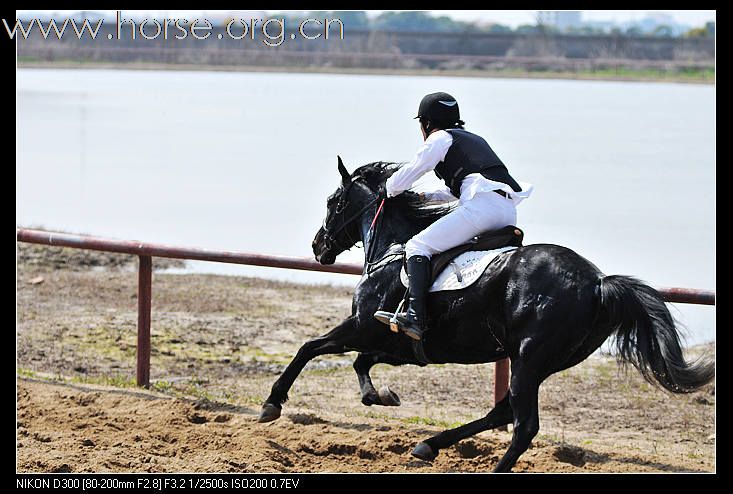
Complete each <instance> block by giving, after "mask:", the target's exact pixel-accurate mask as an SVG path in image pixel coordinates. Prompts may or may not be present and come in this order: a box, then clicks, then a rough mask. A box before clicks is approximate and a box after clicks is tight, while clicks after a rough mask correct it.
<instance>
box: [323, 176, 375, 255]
mask: <svg viewBox="0 0 733 494" xmlns="http://www.w3.org/2000/svg"><path fill="white" fill-rule="evenodd" d="M354 183H356V180H353V181H351V182H349V185H347V186H346V187H344V191H343V192H342V193H341V197H339V202H338V204H337V205H336V214H337V215H338V214H341V215H342V216H343V215H345V214H346V211H345V210H346V198H347V197H348V195H349V191H350V190H351V186H352V185H353V184H354ZM378 199H379V196H377V195H376V194H375V196H374V198H373V199H372V200H371V201H369V202H367V203H366V204H365V205H364V206H362V207H361V208H360V209H359V210H358V211H357V212H356V213H354V214H352V215H351V216H349V217H348V218H346V219H343V220H342V221H341V224H340V225H339V226H338V227H337V228H335V229H333V230H330V231H329V229H328V228H327V227H326V221H325V220H324V222H323V232H324V235H323V242H324V244H325V247H326V249H327V250H331V248H332V247H334V246H336V247H337V248H339V249H341V250H347V249H350V248H351V247H352V246H353V245H355V244H356V242H358V240H354V238H352V236H351V234H349V231H348V230H346V227H347V226H349V225H350V224H351V223H352V222H353V221H354V220H356V219H357V218H359V217H361V215H362V214H363V213H364V211H366V210H367V209H369V208H370V207H372V206H373V205H374V204H376V202H377V200H378ZM341 230H346V236H347V237H348V239H349V242H350V245H347V246H343V245H341V243H340V242H339V240H338V239H337V238H336V235H337V234H338V233H340V232H341Z"/></svg>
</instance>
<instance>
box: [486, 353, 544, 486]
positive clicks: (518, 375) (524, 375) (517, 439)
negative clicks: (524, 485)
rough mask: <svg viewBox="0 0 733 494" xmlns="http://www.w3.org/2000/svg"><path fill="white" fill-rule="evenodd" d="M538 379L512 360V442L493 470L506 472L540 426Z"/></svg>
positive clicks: (510, 387)
mask: <svg viewBox="0 0 733 494" xmlns="http://www.w3.org/2000/svg"><path fill="white" fill-rule="evenodd" d="M540 382H541V379H539V378H538V377H537V376H536V374H535V373H534V372H533V370H530V369H529V368H528V366H526V365H523V364H522V363H521V362H517V363H516V364H515V362H512V378H511V385H510V386H509V403H510V404H511V407H512V411H513V412H514V427H513V432H512V442H511V444H510V445H509V449H508V450H507V452H506V453H504V456H503V457H502V458H501V460H499V463H498V464H497V465H496V468H494V472H508V471H510V470H511V469H512V467H513V466H514V464H515V463H516V462H517V459H519V457H520V456H521V455H522V453H524V452H525V451H527V448H529V445H530V443H531V442H532V439H534V437H535V436H536V435H537V432H539V430H540V415H539V403H538V393H539V386H540Z"/></svg>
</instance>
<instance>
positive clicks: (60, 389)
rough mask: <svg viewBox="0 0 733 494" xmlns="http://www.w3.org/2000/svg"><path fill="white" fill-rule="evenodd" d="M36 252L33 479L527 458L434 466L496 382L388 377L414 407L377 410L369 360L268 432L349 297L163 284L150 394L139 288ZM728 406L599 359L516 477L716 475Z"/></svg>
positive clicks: (20, 300) (198, 278)
mask: <svg viewBox="0 0 733 494" xmlns="http://www.w3.org/2000/svg"><path fill="white" fill-rule="evenodd" d="M23 247H26V250H22V251H20V252H19V265H18V283H17V287H18V289H17V317H18V323H17V362H16V367H17V374H18V377H17V380H16V384H17V449H16V451H17V459H16V468H17V471H19V472H487V471H491V469H493V467H494V466H495V465H496V463H497V462H498V460H499V458H500V457H501V456H502V455H503V453H504V451H505V450H506V448H507V446H508V444H509V440H510V437H511V432H505V431H487V432H484V433H481V434H479V435H477V436H475V437H474V438H471V439H467V440H464V441H462V442H461V443H459V444H458V445H456V446H454V447H452V448H449V449H447V450H443V451H441V454H440V456H438V458H437V459H436V460H435V461H434V462H432V463H427V462H424V461H421V460H417V459H415V458H413V457H412V456H411V455H410V450H411V449H412V448H413V447H414V445H415V444H417V443H418V442H420V441H421V440H423V439H426V438H427V437H429V436H431V435H433V434H435V433H437V432H439V431H441V430H443V429H445V428H448V427H455V426H457V425H460V424H462V423H466V422H468V421H471V420H474V419H476V418H478V417H481V416H482V415H484V414H485V413H486V412H487V411H488V410H489V409H490V407H491V402H492V397H491V389H492V372H493V366H491V365H474V366H458V365H436V366H429V367H424V368H419V367H412V366H408V367H401V368H396V367H389V366H384V365H381V366H377V367H375V368H374V370H373V372H372V377H373V380H374V382H375V385H376V386H377V387H379V386H381V385H385V384H388V385H389V386H390V387H391V389H392V390H394V391H395V392H396V393H397V394H399V396H400V398H401V400H402V406H400V407H377V406H372V407H365V406H363V405H362V404H361V402H360V394H359V389H358V384H357V381H356V375H355V373H354V371H353V369H352V368H351V362H352V361H353V358H354V356H355V354H345V355H336V356H330V357H322V358H320V359H317V360H316V361H314V362H312V363H311V364H309V365H308V366H307V367H306V369H305V371H304V372H303V373H302V374H301V376H300V377H299V379H298V380H297V381H296V382H295V385H294V386H293V388H292V390H291V392H290V401H289V402H287V403H286V404H285V406H284V408H283V416H282V417H281V418H280V419H279V420H277V421H275V422H272V423H268V424H259V423H257V422H256V417H257V414H258V413H259V407H260V404H261V403H262V401H263V400H264V398H265V397H266V396H267V394H268V393H269V388H270V386H271V385H272V383H273V382H274V380H275V379H276V377H277V374H278V373H279V372H281V371H282V369H283V368H284V366H285V365H286V364H287V362H288V361H289V359H290V358H291V357H292V355H293V354H294V353H295V352H296V351H297V348H298V347H299V346H300V344H302V343H303V342H304V341H305V340H306V339H308V338H311V337H313V336H316V335H318V334H322V333H324V332H325V331H327V330H328V329H329V328H330V327H332V326H333V325H334V324H335V323H336V322H337V321H338V320H340V319H341V318H342V317H343V316H344V315H346V314H348V312H349V310H350V304H351V301H350V289H348V288H344V287H332V286H323V285H320V286H311V285H295V284H288V283H279V282H273V281H267V280H260V279H255V278H240V277H228V276H213V275H173V274H161V273H156V274H155V275H154V282H153V334H152V336H153V355H152V388H151V389H150V390H141V389H138V388H136V387H134V369H135V335H136V329H135V328H136V326H135V324H136V323H135V321H136V303H137V300H136V298H135V297H136V295H135V294H136V279H137V276H136V273H135V271H134V270H133V269H129V267H128V268H126V267H125V265H124V263H122V267H120V266H119V265H116V266H106V265H105V263H104V262H102V263H88V262H87V263H86V264H84V265H78V264H75V263H74V262H72V261H68V262H67V261H63V262H59V261H58V259H59V256H61V258H62V259H63V256H64V255H67V254H65V253H66V252H68V251H67V250H66V249H47V250H42V251H36V250H34V251H33V252H30V251H29V250H27V247H28V246H23ZM34 249H36V248H35V247H34ZM19 250H21V247H19ZM39 252H40V253H41V255H40V257H39ZM44 257H49V258H51V259H52V260H53V262H44V261H39V259H42V258H44ZM29 259H31V260H32V261H29ZM117 264H119V263H117ZM90 265H91V266H94V268H90V267H89V266H90ZM711 310H712V309H711ZM714 351H715V347H714V345H706V346H704V347H696V348H694V349H692V350H691V352H690V353H691V355H694V354H699V353H700V352H705V353H713V352H714ZM715 399H716V397H715V384H714V383H712V384H710V385H708V386H706V387H704V388H703V389H701V390H700V391H698V392H696V393H692V394H689V395H672V394H670V393H667V392H665V391H662V390H660V389H657V388H655V387H653V386H650V385H649V384H647V383H645V382H644V381H643V380H642V379H641V377H640V376H639V375H638V373H637V372H636V371H635V370H633V369H629V371H628V372H624V371H622V370H620V369H619V368H618V367H617V365H616V363H615V361H614V359H613V358H611V357H607V356H593V357H591V358H590V359H588V360H587V361H585V362H583V363H582V364H580V365H578V366H576V367H574V368H572V369H569V370H567V371H564V372H562V373H560V374H557V375H554V376H552V377H551V378H550V379H548V380H547V381H546V382H545V383H544V384H543V386H542V388H541V392H540V407H541V412H540V433H539V435H538V436H537V438H536V439H535V441H534V443H533V445H532V447H531V448H530V449H529V450H528V451H527V452H526V453H525V454H524V455H523V456H522V457H521V458H520V460H519V462H518V464H517V466H516V467H515V471H527V472H715V471H716V456H715Z"/></svg>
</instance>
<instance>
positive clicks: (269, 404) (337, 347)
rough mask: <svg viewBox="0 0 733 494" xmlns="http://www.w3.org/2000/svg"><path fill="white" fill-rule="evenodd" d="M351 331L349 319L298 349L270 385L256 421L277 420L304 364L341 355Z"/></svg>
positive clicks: (350, 320) (352, 327)
mask: <svg viewBox="0 0 733 494" xmlns="http://www.w3.org/2000/svg"><path fill="white" fill-rule="evenodd" d="M353 331H354V320H353V319H352V318H351V317H349V318H348V319H346V320H345V321H344V322H342V323H341V324H339V325H338V326H336V327H335V328H334V329H332V330H331V331H329V332H328V333H327V334H325V335H323V336H319V337H318V338H315V339H313V340H310V341H307V342H306V343H305V344H304V345H303V346H302V347H300V350H298V353H297V354H296V355H295V358H293V360H292V361H291V362H290V364H288V366H287V367H286V368H285V370H284V371H283V373H282V374H281V375H280V377H279V378H278V379H277V381H275V384H273V385H272V390H271V391H270V396H269V397H268V398H267V400H265V403H264V404H263V405H262V411H261V412H260V416H259V418H258V421H259V422H270V421H272V420H275V419H277V418H279V417H280V411H281V409H282V404H283V403H285V402H286V401H287V400H288V391H289V390H290V387H291V386H292V385H293V382H295V379H296V378H297V377H298V375H299V374H300V371H302V370H303V367H305V364H307V363H308V361H310V360H311V359H313V358H315V357H318V356H319V355H326V354H329V353H343V352H344V351H346V348H345V347H344V342H345V341H346V340H347V338H348V335H349V333H352V332H353Z"/></svg>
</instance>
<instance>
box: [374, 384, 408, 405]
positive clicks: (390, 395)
mask: <svg viewBox="0 0 733 494" xmlns="http://www.w3.org/2000/svg"><path fill="white" fill-rule="evenodd" d="M377 393H378V394H379V401H380V403H381V404H382V405H384V406H386V407H398V406H400V405H402V402H401V401H400V397H399V396H397V393H395V392H394V391H392V390H391V389H389V386H382V387H381V388H379V391H378V392H377Z"/></svg>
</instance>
